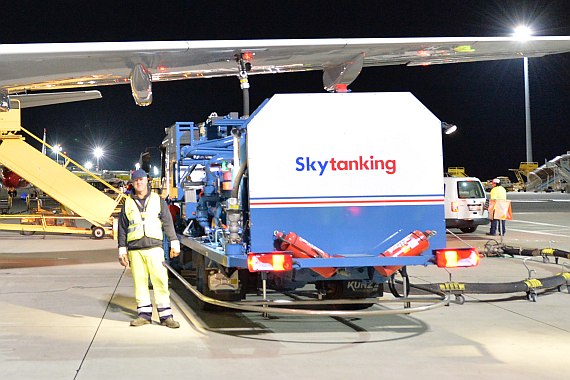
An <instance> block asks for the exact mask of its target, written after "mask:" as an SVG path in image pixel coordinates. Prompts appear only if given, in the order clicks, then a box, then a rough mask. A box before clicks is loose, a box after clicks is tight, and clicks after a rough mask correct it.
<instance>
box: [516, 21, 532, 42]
mask: <svg viewBox="0 0 570 380" xmlns="http://www.w3.org/2000/svg"><path fill="white" fill-rule="evenodd" d="M513 36H514V37H515V38H516V39H517V40H520V41H526V40H528V39H529V38H530V37H531V36H532V29H531V28H530V27H528V26H526V25H519V26H517V27H516V28H515V33H514V34H513Z"/></svg>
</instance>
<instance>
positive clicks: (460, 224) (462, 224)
mask: <svg viewBox="0 0 570 380" xmlns="http://www.w3.org/2000/svg"><path fill="white" fill-rule="evenodd" d="M485 224H489V219H487V218H478V219H445V227H446V228H466V227H475V226H482V225H485Z"/></svg>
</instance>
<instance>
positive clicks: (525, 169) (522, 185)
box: [509, 162, 538, 191]
mask: <svg viewBox="0 0 570 380" xmlns="http://www.w3.org/2000/svg"><path fill="white" fill-rule="evenodd" d="M537 168H538V162H521V163H520V165H519V168H518V169H509V170H510V171H512V172H513V173H515V176H516V177H517V182H515V183H514V184H513V190H514V191H526V183H527V182H528V181H527V180H525V178H524V177H526V178H528V174H529V173H530V172H532V171H533V170H535V169H537ZM523 176H524V177H523Z"/></svg>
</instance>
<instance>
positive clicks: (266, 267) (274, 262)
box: [247, 252, 293, 272]
mask: <svg viewBox="0 0 570 380" xmlns="http://www.w3.org/2000/svg"><path fill="white" fill-rule="evenodd" d="M247 269H249V271H250V272H283V271H290V270H292V269H293V258H292V256H291V254H290V253H285V252H275V253H273V252H270V253H249V254H248V255H247Z"/></svg>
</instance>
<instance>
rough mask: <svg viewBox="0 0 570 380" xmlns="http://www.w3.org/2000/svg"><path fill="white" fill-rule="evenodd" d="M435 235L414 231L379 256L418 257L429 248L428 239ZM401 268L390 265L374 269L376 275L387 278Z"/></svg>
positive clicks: (433, 233)
mask: <svg viewBox="0 0 570 380" xmlns="http://www.w3.org/2000/svg"><path fill="white" fill-rule="evenodd" d="M433 235H435V232H433V231H426V232H425V233H424V232H421V231H417V230H416V231H414V232H412V233H410V234H409V235H408V236H406V237H405V238H403V239H402V240H400V241H399V242H397V243H396V244H394V245H393V246H391V247H390V248H388V249H387V250H386V251H385V252H383V253H381V254H380V255H379V256H383V257H399V256H418V255H419V254H420V253H422V252H423V251H425V250H426V249H428V248H429V242H428V239H429V238H430V237H431V236H433ZM400 268H401V266H396V265H390V266H381V267H380V266H378V267H374V269H376V271H377V272H378V273H380V274H381V275H382V276H384V277H389V276H391V275H392V274H394V273H396V271H397V270H398V269H400Z"/></svg>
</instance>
